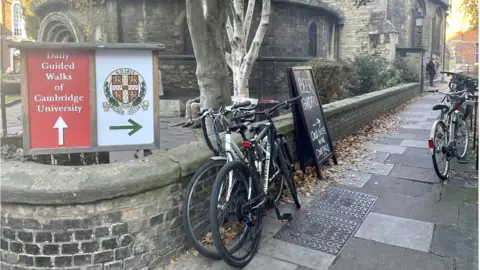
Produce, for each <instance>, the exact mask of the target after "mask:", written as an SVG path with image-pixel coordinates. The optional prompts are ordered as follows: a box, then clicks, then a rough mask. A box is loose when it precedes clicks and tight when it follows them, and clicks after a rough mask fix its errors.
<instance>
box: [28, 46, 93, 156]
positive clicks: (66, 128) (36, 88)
mask: <svg viewBox="0 0 480 270" xmlns="http://www.w3.org/2000/svg"><path fill="white" fill-rule="evenodd" d="M88 55H89V52H88V51H76V50H75V51H73V50H51V51H47V50H45V51H31V52H28V53H27V70H28V73H27V74H28V108H29V110H28V112H29V119H28V120H29V131H30V149H39V148H63V147H66V148H70V147H89V146H90V96H89V90H90V89H89V79H90V78H89V66H88Z"/></svg>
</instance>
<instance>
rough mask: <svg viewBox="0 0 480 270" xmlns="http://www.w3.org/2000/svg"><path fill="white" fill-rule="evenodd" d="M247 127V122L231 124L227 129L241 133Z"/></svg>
mask: <svg viewBox="0 0 480 270" xmlns="http://www.w3.org/2000/svg"><path fill="white" fill-rule="evenodd" d="M248 125H249V123H248V122H245V123H239V124H233V125H229V126H228V129H229V130H231V131H233V132H237V133H241V132H245V131H246V130H247V129H248Z"/></svg>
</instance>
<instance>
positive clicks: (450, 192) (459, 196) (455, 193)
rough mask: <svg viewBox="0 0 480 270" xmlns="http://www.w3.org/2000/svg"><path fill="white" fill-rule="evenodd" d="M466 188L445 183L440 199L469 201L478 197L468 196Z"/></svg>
mask: <svg viewBox="0 0 480 270" xmlns="http://www.w3.org/2000/svg"><path fill="white" fill-rule="evenodd" d="M466 189H467V188H466V187H463V186H458V185H451V184H445V185H443V188H442V196H441V198H440V200H441V201H443V202H453V203H463V202H464V201H468V200H469V199H471V200H476V199H478V195H477V196H470V197H471V198H468V195H467V194H466Z"/></svg>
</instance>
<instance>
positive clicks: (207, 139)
mask: <svg viewBox="0 0 480 270" xmlns="http://www.w3.org/2000/svg"><path fill="white" fill-rule="evenodd" d="M206 119H207V117H203V118H202V133H203V139H204V140H205V143H206V144H207V146H208V148H209V149H210V150H211V151H212V152H213V155H214V156H219V155H220V153H219V151H218V149H216V148H215V147H214V146H213V144H212V142H211V141H210V136H209V135H208V130H207V123H206ZM212 121H213V120H212Z"/></svg>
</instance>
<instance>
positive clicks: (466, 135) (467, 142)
mask: <svg viewBox="0 0 480 270" xmlns="http://www.w3.org/2000/svg"><path fill="white" fill-rule="evenodd" d="M464 118H465V117H464V116H463V114H461V113H459V114H457V119H456V121H455V139H456V138H457V129H458V127H459V124H458V122H459V121H462V122H463V125H464V127H465V132H466V134H465V148H464V149H463V152H462V153H461V154H459V152H458V148H456V150H457V153H456V155H457V158H459V159H463V158H465V156H466V155H467V152H468V145H469V135H470V134H469V128H468V125H467V122H466V121H465V120H464ZM456 143H457V142H456V141H455V144H456Z"/></svg>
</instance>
